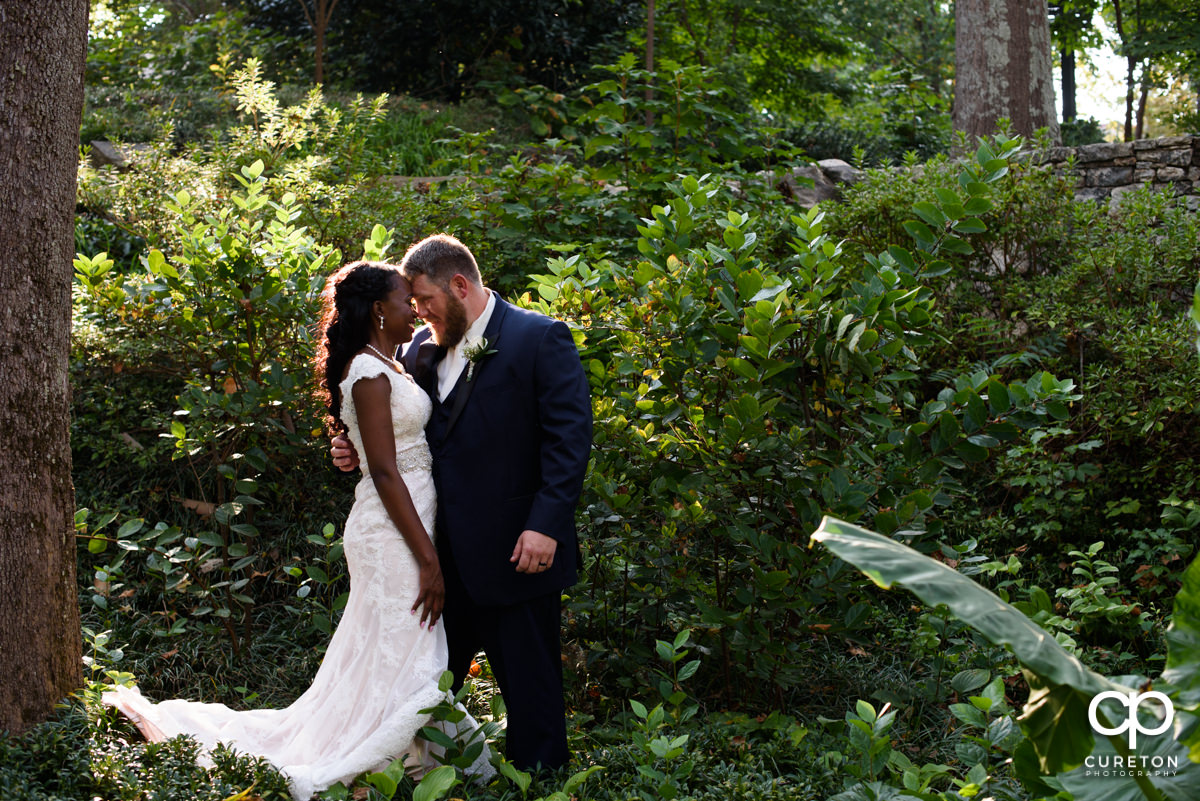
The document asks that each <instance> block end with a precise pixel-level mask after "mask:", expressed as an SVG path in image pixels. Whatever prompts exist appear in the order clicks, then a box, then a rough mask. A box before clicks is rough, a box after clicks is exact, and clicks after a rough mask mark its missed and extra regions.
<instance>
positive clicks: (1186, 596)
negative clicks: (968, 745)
mask: <svg viewBox="0 0 1200 801" xmlns="http://www.w3.org/2000/svg"><path fill="white" fill-rule="evenodd" d="M812 539H813V540H814V541H816V542H820V543H822V544H824V545H826V546H827V547H828V548H830V550H832V551H833V552H834V553H835V554H837V555H838V556H839V557H840V558H842V559H845V560H847V561H849V562H850V563H851V564H854V565H855V566H856V567H859V569H860V570H862V571H863V572H864V573H865V574H866V575H867V576H868V577H869V578H871V580H872V581H874V582H875V583H876V584H878V585H879V586H880V587H883V588H885V589H887V588H889V587H891V586H893V585H894V584H903V585H904V586H905V587H906V588H907V589H909V590H910V591H912V592H913V593H914V594H916V595H917V596H918V597H919V598H921V600H922V601H924V602H925V603H927V604H930V605H932V606H937V605H945V606H946V607H947V608H949V610H950V611H951V612H952V613H953V614H954V615H956V616H958V617H960V618H962V619H963V620H964V621H965V622H967V623H969V624H970V625H971V626H973V627H975V628H976V629H978V630H979V631H980V632H981V633H982V634H983V635H984V636H985V637H987V638H988V639H989V640H991V641H992V642H995V643H997V644H1002V645H1004V646H1005V647H1007V648H1009V649H1010V650H1011V651H1012V652H1013V654H1014V655H1015V656H1016V657H1017V659H1018V660H1019V661H1020V662H1021V665H1022V669H1023V670H1024V672H1025V676H1026V678H1027V679H1028V681H1029V683H1030V687H1031V689H1032V693H1031V695H1030V697H1029V701H1028V702H1027V703H1026V705H1025V709H1024V711H1023V713H1022V715H1021V717H1020V719H1019V722H1020V724H1021V728H1022V730H1023V731H1024V732H1025V735H1026V736H1027V737H1028V743H1029V747H1030V748H1032V749H1033V752H1034V753H1036V757H1037V759H1036V768H1037V770H1038V771H1040V772H1041V776H1038V775H1030V774H1029V773H1025V774H1024V775H1022V774H1021V771H1022V770H1024V771H1029V770H1030V769H1031V768H1033V767H1034V763H1031V762H1030V761H1029V760H1028V759H1019V760H1018V763H1017V769H1018V775H1019V776H1020V777H1021V778H1022V780H1023V781H1027V782H1028V783H1030V784H1036V783H1040V782H1042V781H1043V779H1042V777H1043V776H1054V775H1056V774H1057V775H1058V776H1059V779H1060V780H1061V781H1063V783H1064V784H1065V785H1066V786H1067V787H1068V788H1070V789H1072V790H1073V792H1077V793H1078V792H1088V790H1089V788H1094V784H1089V783H1088V782H1087V781H1086V775H1083V776H1081V775H1080V773H1081V771H1079V770H1078V768H1079V767H1080V766H1081V765H1083V764H1084V762H1085V759H1087V758H1088V757H1089V756H1097V755H1105V756H1108V755H1120V756H1122V757H1123V758H1130V757H1131V753H1132V747H1131V745H1129V744H1127V743H1126V742H1125V740H1124V738H1123V737H1122V736H1121V735H1120V734H1113V735H1104V736H1103V737H1101V738H1099V742H1097V740H1098V738H1096V737H1094V735H1093V728H1092V726H1091V724H1090V722H1089V717H1088V716H1089V714H1091V713H1090V709H1091V707H1089V704H1093V701H1092V699H1093V698H1094V697H1095V696H1097V695H1099V694H1101V693H1109V692H1113V693H1117V694H1118V695H1119V696H1125V695H1128V694H1131V693H1132V692H1134V691H1135V690H1136V689H1137V688H1138V687H1139V686H1142V685H1143V684H1144V680H1143V679H1141V678H1140V677H1134V679H1135V683H1133V684H1131V685H1130V687H1126V686H1124V685H1122V684H1120V683H1117V682H1116V681H1113V680H1111V679H1108V678H1105V677H1104V676H1101V675H1099V674H1097V673H1094V672H1092V671H1091V670H1089V669H1088V668H1087V667H1085V666H1084V665H1083V664H1082V663H1081V662H1079V661H1078V660H1077V659H1075V658H1074V657H1073V656H1071V655H1070V654H1069V653H1068V652H1067V651H1065V650H1063V649H1062V648H1061V647H1060V646H1058V645H1057V644H1056V643H1055V642H1054V641H1053V640H1051V639H1050V638H1048V637H1047V636H1046V633H1045V632H1044V631H1043V630H1042V629H1041V628H1040V627H1038V626H1037V624H1035V623H1034V622H1033V621H1031V620H1030V619H1029V618H1028V617H1026V616H1025V615H1023V614H1022V613H1021V612H1020V611H1018V610H1017V609H1015V608H1013V607H1011V606H1009V605H1008V604H1005V603H1004V602H1003V601H1001V600H1000V599H999V598H997V597H996V596H995V595H993V594H992V593H991V592H989V591H988V590H986V589H984V588H983V587H980V586H979V585H977V584H975V583H974V582H972V581H971V580H970V579H968V578H966V577H964V576H962V575H960V574H959V573H957V572H956V571H954V570H952V569H950V568H948V567H947V566H945V565H943V564H941V563H939V562H937V561H934V560H932V559H929V558H928V557H925V556H923V555H921V554H919V553H917V552H915V551H913V550H912V549H910V548H908V547H906V546H904V545H902V544H900V543H898V542H895V541H893V540H890V539H888V538H887V537H884V536H882V535H880V534H876V533H874V532H871V531H867V530H865V529H862V528H859V527H858V526H854V525H852V524H849V523H845V522H842V521H840V520H835V519H832V518H826V519H825V520H824V521H822V524H821V526H820V527H819V528H818V529H817V531H815V532H814V533H813V535H812ZM1197 576H1200V560H1197V561H1195V562H1194V563H1193V564H1192V566H1191V567H1190V568H1189V569H1188V571H1187V576H1186V577H1185V584H1184V589H1183V591H1182V592H1181V593H1180V596H1179V599H1178V600H1177V602H1176V607H1175V619H1174V622H1173V623H1172V625H1171V629H1170V632H1169V634H1168V636H1169V638H1170V639H1169V642H1170V646H1169V647H1170V648H1171V649H1172V651H1173V655H1169V656H1168V664H1169V665H1170V666H1171V667H1172V669H1173V672H1172V673H1171V674H1170V675H1167V674H1164V676H1163V681H1164V688H1163V689H1164V691H1165V692H1166V694H1167V695H1168V697H1178V698H1180V701H1181V703H1180V704H1179V705H1178V706H1177V707H1176V708H1175V713H1176V715H1177V716H1178V717H1179V719H1180V725H1179V726H1177V727H1174V728H1170V727H1169V728H1168V731H1167V732H1166V733H1163V734H1159V735H1157V736H1152V737H1150V738H1144V739H1143V741H1142V742H1143V746H1142V748H1141V750H1139V751H1137V755H1138V756H1143V755H1145V756H1150V755H1155V756H1161V757H1163V758H1164V759H1166V758H1168V757H1174V758H1175V759H1176V760H1177V762H1176V763H1172V764H1177V765H1178V772H1170V771H1168V772H1167V773H1166V774H1165V775H1156V774H1157V773H1158V772H1157V771H1150V770H1131V771H1125V772H1124V776H1123V777H1121V779H1118V780H1115V781H1114V782H1113V784H1114V785H1119V789H1117V790H1116V791H1115V793H1116V794H1113V795H1112V796H1111V797H1113V798H1130V799H1133V798H1146V799H1163V798H1168V799H1175V798H1179V799H1182V798H1186V797H1187V792H1188V791H1187V790H1185V788H1187V787H1189V786H1193V783H1194V782H1195V781H1196V777H1197V776H1198V775H1200V767H1198V766H1200V760H1196V761H1191V760H1189V759H1188V758H1187V753H1188V752H1187V748H1186V747H1185V746H1192V747H1193V748H1194V744H1195V742H1196V741H1200V730H1197V728H1196V726H1195V711H1194V707H1195V700H1196V699H1195V698H1192V697H1190V696H1186V695H1185V696H1181V695H1180V691H1179V689H1178V688H1179V687H1180V686H1181V685H1182V686H1186V687H1190V686H1191V685H1192V684H1194V683H1195V673H1196V665H1197V664H1198V663H1197V662H1195V661H1190V662H1188V661H1187V660H1188V659H1189V658H1190V657H1191V656H1193V655H1194V654H1192V651H1194V647H1195V642H1194V641H1193V640H1192V639H1191V638H1190V634H1189V632H1191V631H1192V630H1193V629H1194V628H1195V625H1196V619H1195V618H1194V616H1193V612H1194V611H1195V603H1194V601H1195V592H1196V589H1197V585H1196V581H1197V578H1196V577H1197ZM1185 665H1186V667H1185ZM1131 688H1132V689H1131ZM1093 706H1094V704H1093ZM960 711H961V712H962V713H964V714H965V715H966V716H968V717H973V716H972V715H971V713H968V712H966V710H965V709H963V710H960ZM956 714H958V713H956ZM1096 715H1097V719H1098V720H1099V722H1100V723H1101V724H1102V725H1103V726H1104V727H1106V728H1108V729H1113V728H1114V723H1113V722H1112V720H1110V719H1109V717H1108V713H1106V712H1105V711H1104V707H1103V706H1100V707H1097V711H1096ZM1126 728H1128V727H1126ZM1146 739H1149V740H1150V743H1151V744H1149V745H1147V744H1146ZM1181 755H1182V761H1179V759H1180V756H1181ZM1109 764H1112V763H1111V762H1110V763H1109ZM1070 771H1075V772H1074V773H1070Z"/></svg>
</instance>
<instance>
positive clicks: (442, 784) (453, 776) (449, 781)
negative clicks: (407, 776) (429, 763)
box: [413, 765, 462, 801]
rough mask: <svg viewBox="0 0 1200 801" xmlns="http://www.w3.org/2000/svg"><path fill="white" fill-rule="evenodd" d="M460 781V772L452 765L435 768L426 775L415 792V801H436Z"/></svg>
mask: <svg viewBox="0 0 1200 801" xmlns="http://www.w3.org/2000/svg"><path fill="white" fill-rule="evenodd" d="M460 781H462V780H461V779H459V778H458V772H457V771H456V770H455V769H454V768H453V767H452V766H451V765H442V766H441V767H437V768H434V769H433V770H431V771H429V772H428V773H426V774H425V778H423V779H421V783H420V784H418V785H417V789H415V790H413V801H435V799H438V798H441V797H442V796H444V795H445V794H446V793H447V792H449V790H450V788H451V787H453V786H454V785H456V784H458V783H459V782H460Z"/></svg>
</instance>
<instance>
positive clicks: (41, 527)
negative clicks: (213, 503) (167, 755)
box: [0, 0, 88, 732]
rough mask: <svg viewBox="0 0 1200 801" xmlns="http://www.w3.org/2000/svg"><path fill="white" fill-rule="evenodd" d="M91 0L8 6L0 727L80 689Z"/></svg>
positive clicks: (0, 16)
mask: <svg viewBox="0 0 1200 801" xmlns="http://www.w3.org/2000/svg"><path fill="white" fill-rule="evenodd" d="M87 15H88V0H4V2H3V3H2V4H0V53H3V54H4V55H3V59H2V63H3V67H4V79H3V81H0V208H3V209H4V210H5V220H4V225H0V253H3V254H4V261H3V263H2V264H0V374H2V375H3V376H4V379H3V380H2V381H0V463H3V464H4V481H3V482H2V483H0V608H2V609H3V610H4V630H3V633H0V730H6V731H10V732H20V731H23V730H25V729H27V728H28V727H30V726H32V725H33V724H35V723H38V722H40V721H42V720H44V719H45V718H47V717H49V716H50V714H51V713H52V712H53V711H54V705H55V704H56V703H57V702H59V701H61V700H62V698H63V697H64V696H66V695H68V694H69V693H71V692H73V691H74V690H75V689H77V688H78V687H79V686H80V684H81V683H82V676H81V673H80V651H81V647H80V633H79V601H78V597H79V596H78V589H77V586H76V583H75V528H74V522H73V521H74V504H75V498H74V491H73V489H72V486H71V447H70V439H69V438H70V429H69V422H70V419H69V418H70V407H69V389H68V386H67V359H68V353H69V348H70V335H71V274H72V267H71V259H72V256H73V253H74V244H75V235H74V226H75V167H76V164H77V162H78V156H79V121H80V113H81V111H82V108H83V66H84V60H85V57H86V47H87Z"/></svg>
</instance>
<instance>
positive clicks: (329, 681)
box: [103, 354, 492, 801]
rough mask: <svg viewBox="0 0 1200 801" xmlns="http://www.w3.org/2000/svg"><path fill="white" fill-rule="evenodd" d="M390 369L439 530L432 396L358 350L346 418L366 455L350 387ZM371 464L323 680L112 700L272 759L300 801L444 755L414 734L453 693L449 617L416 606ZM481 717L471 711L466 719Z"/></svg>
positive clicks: (124, 691) (404, 445) (345, 385)
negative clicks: (262, 689) (268, 691)
mask: <svg viewBox="0 0 1200 801" xmlns="http://www.w3.org/2000/svg"><path fill="white" fill-rule="evenodd" d="M381 374H382V375H386V376H387V377H388V379H389V382H390V384H391V410H392V425H393V428H394V430H395V436H396V461H397V463H398V464H399V467H400V473H401V475H402V476H403V478H404V483H405V485H406V486H407V488H408V492H409V494H410V495H411V496H412V501H413V505H414V506H415V507H416V509H417V512H418V514H419V515H420V517H421V521H422V522H423V523H424V524H425V529H426V531H428V532H430V534H431V535H432V532H433V518H434V511H435V508H436V495H435V491H434V487H433V476H432V473H431V471H430V468H431V461H430V455H429V447H428V445H426V442H425V433H424V428H425V423H426V422H427V421H428V419H429V415H430V413H431V402H430V400H429V397H428V396H427V395H426V394H425V393H424V392H423V391H422V390H421V389H420V388H419V387H418V386H417V385H416V384H415V383H414V382H413V381H412V379H411V378H410V377H409V376H408V375H407V374H401V373H400V372H397V371H396V370H394V369H392V368H390V367H389V366H388V365H385V364H384V363H383V362H382V361H381V360H379V359H377V358H375V357H374V356H370V355H365V354H360V355H359V356H356V357H355V358H354V359H353V361H352V362H351V363H350V369H349V371H348V373H347V375H346V378H345V380H344V381H343V382H342V383H341V392H342V419H343V420H344V421H345V423H346V425H347V426H348V427H349V438H350V440H351V442H353V443H354V447H355V448H356V449H357V451H358V453H365V451H364V450H363V444H362V437H361V434H360V432H359V429H358V419H357V416H356V414H355V410H354V402H353V399H352V395H351V389H352V387H353V385H354V382H355V381H358V380H359V379H362V378H373V377H375V376H378V375H381ZM365 470H366V468H365V465H364V475H363V478H362V480H360V481H359V483H358V486H357V488H356V489H355V493H354V497H355V500H354V507H353V509H352V510H351V512H350V516H349V517H348V518H347V520H346V529H345V537H344V541H345V553H346V562H347V565H348V567H349V571H350V598H349V601H348V602H347V604H346V609H345V612H344V613H343V615H342V619H341V621H340V623H339V624H338V627H337V630H336V631H335V632H334V635H333V638H332V639H331V640H330V643H329V648H328V650H327V651H326V653H325V659H324V661H323V662H322V663H321V667H320V669H319V670H318V671H317V675H316V678H314V679H313V683H312V685H311V686H310V687H309V688H308V690H306V691H305V692H304V694H303V695H301V696H300V697H299V698H298V699H297V700H296V702H295V703H293V704H292V705H291V706H289V707H287V708H286V709H258V710H249V711H235V710H232V709H230V708H229V707H227V706H225V705H224V704H206V703H199V702H195V701H183V700H170V701H163V702H162V703H158V704H154V703H151V702H149V701H148V700H146V699H145V698H144V697H143V696H142V695H141V693H140V692H138V690H137V689H136V688H135V689H128V688H124V687H118V688H116V689H115V690H113V691H112V692H106V693H104V696H103V700H104V702H105V703H107V704H109V705H111V706H115V707H117V708H118V709H120V710H121V711H122V712H124V713H125V714H126V715H128V716H129V717H130V718H131V719H133V721H134V722H135V723H137V724H138V727H139V728H140V729H141V730H142V731H143V733H145V734H146V735H147V737H148V738H149V739H164V738H167V737H173V736H175V735H178V734H189V735H192V736H193V737H195V738H196V739H197V740H198V741H199V742H200V744H201V746H202V748H203V751H208V750H210V749H211V748H212V747H213V746H214V745H215V744H216V743H218V742H222V743H225V744H226V745H228V746H231V747H233V748H234V749H236V750H237V751H238V752H240V753H245V754H254V755H257V756H263V757H266V759H267V760H268V761H270V762H271V763H272V764H273V765H275V766H276V767H277V768H278V769H279V770H280V771H281V772H282V773H283V774H284V775H285V776H287V778H288V782H289V785H290V787H291V790H292V795H293V796H294V797H295V798H296V799H298V800H301V801H307V799H309V798H310V797H311V796H312V794H313V793H314V792H316V791H319V790H323V789H325V788H326V787H329V786H330V785H333V784H335V783H337V782H339V781H345V782H347V783H349V781H350V780H351V779H353V778H354V777H355V776H357V775H358V774H360V773H362V772H363V771H367V770H379V769H382V767H384V766H386V765H387V764H388V763H389V762H390V761H391V760H393V759H395V758H397V757H400V756H401V755H406V754H407V755H408V757H409V763H410V764H412V763H414V762H415V763H417V764H423V765H424V766H425V767H431V766H432V765H434V764H436V763H433V762H431V758H430V756H429V755H428V754H427V753H425V751H424V749H423V748H422V746H424V747H428V746H427V744H426V743H424V742H423V741H415V742H414V736H415V734H416V732H417V730H418V729H419V728H420V727H421V726H423V725H426V723H427V722H428V716H427V715H422V714H420V710H422V709H425V708H427V707H430V706H433V705H435V704H437V703H438V702H439V701H440V700H442V698H444V697H445V694H444V693H441V692H439V691H438V686H437V685H438V678H439V677H440V676H441V674H442V671H443V670H445V666H446V661H447V652H446V636H445V633H444V631H443V629H442V624H441V622H440V621H439V622H438V624H437V626H435V627H433V628H432V629H423V628H420V627H419V625H418V623H419V620H420V616H419V615H413V614H410V609H411V607H412V604H413V601H414V600H415V599H416V597H417V593H418V568H417V563H416V560H415V559H413V556H412V553H411V552H410V551H409V548H408V546H407V544H405V542H404V539H403V537H402V536H401V534H400V532H399V531H397V530H396V526H395V525H394V524H393V523H392V520H391V518H390V517H388V513H387V510H386V509H384V506H383V502H382V501H381V500H380V498H379V495H378V493H377V492H376V491H375V486H374V483H373V482H372V481H371V478H370V476H368V475H366V474H365ZM474 726H475V723H474V721H472V720H471V719H470V718H469V717H468V718H467V719H466V720H465V721H463V722H462V723H460V724H458V728H473V727H474ZM451 733H452V734H453V732H451ZM486 760H487V752H486V751H485V752H484V755H483V756H482V757H480V759H479V760H478V761H477V762H476V764H475V766H474V768H473V772H475V773H480V774H484V775H487V774H490V773H491V772H492V771H491V766H490V765H488V764H487V761H486Z"/></svg>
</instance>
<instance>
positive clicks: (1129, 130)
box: [1125, 56, 1137, 142]
mask: <svg viewBox="0 0 1200 801" xmlns="http://www.w3.org/2000/svg"><path fill="white" fill-rule="evenodd" d="M1136 69H1137V59H1135V58H1134V57H1133V56H1126V58H1125V141H1126V142H1132V141H1133V98H1134V87H1135V86H1136V85H1137V84H1136V82H1135V80H1134V77H1133V75H1134V72H1135V71H1136Z"/></svg>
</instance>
